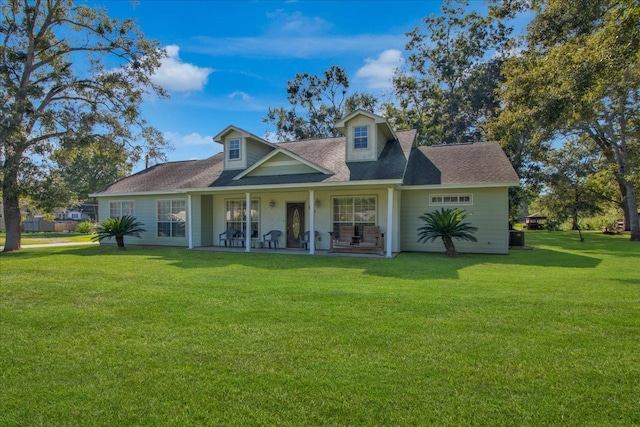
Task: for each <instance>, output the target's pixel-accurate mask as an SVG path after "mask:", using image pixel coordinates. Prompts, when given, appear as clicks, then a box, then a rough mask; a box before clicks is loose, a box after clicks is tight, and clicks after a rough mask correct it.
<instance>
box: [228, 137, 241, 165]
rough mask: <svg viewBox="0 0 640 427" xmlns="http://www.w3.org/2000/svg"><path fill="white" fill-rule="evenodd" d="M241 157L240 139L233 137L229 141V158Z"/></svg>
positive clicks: (236, 158)
mask: <svg viewBox="0 0 640 427" xmlns="http://www.w3.org/2000/svg"><path fill="white" fill-rule="evenodd" d="M238 159H240V140H239V139H232V140H230V141H229V160H238Z"/></svg>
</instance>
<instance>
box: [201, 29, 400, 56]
mask: <svg viewBox="0 0 640 427" xmlns="http://www.w3.org/2000/svg"><path fill="white" fill-rule="evenodd" d="M194 41H195V42H196V43H195V44H194V45H192V46H190V47H189V50H190V51H192V52H197V53H202V54H206V55H211V56H217V57H229V56H238V57H243V58H247V57H276V58H319V57H327V56H331V57H334V56H336V55H341V54H354V53H356V54H362V53H363V52H366V53H371V54H373V53H374V52H376V51H379V47H380V46H398V47H399V48H402V47H403V46H404V45H405V43H406V37H405V36H404V34H398V35H372V34H361V35H354V36H326V37H323V36H311V37H288V36H273V35H266V36H261V37H237V38H211V37H206V36H200V37H196V38H195V39H194Z"/></svg>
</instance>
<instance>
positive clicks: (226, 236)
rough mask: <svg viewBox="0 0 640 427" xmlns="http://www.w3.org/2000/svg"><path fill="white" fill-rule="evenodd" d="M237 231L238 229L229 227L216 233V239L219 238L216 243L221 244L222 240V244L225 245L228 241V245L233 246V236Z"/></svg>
mask: <svg viewBox="0 0 640 427" xmlns="http://www.w3.org/2000/svg"><path fill="white" fill-rule="evenodd" d="M237 232H238V230H235V229H233V228H230V229H228V230H226V231H223V232H222V233H220V234H218V239H219V241H218V245H222V242H224V245H225V246H227V242H228V243H229V246H233V238H234V236H235V235H236V233H237Z"/></svg>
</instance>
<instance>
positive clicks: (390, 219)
mask: <svg viewBox="0 0 640 427" xmlns="http://www.w3.org/2000/svg"><path fill="white" fill-rule="evenodd" d="M393 237H394V236H393V187H389V188H388V189H387V239H386V242H387V254H386V256H387V258H391V244H392V242H393Z"/></svg>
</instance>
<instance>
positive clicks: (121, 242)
mask: <svg viewBox="0 0 640 427" xmlns="http://www.w3.org/2000/svg"><path fill="white" fill-rule="evenodd" d="M116 243H117V244H118V250H119V251H123V250H124V236H116Z"/></svg>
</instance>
